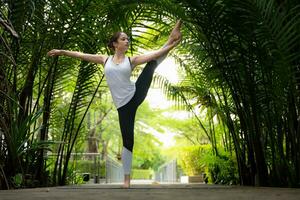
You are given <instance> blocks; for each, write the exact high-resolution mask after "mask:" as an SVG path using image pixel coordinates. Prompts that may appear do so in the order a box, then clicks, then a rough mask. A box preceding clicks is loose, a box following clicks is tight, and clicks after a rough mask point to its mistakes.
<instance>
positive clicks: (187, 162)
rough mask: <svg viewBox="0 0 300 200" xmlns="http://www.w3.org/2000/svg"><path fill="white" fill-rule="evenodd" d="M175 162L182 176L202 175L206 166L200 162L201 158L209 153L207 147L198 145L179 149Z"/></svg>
mask: <svg viewBox="0 0 300 200" xmlns="http://www.w3.org/2000/svg"><path fill="white" fill-rule="evenodd" d="M178 153H179V154H178V158H177V162H178V164H179V166H180V168H181V169H182V170H183V172H184V174H186V175H188V176H195V175H202V173H204V172H205V170H206V168H205V167H206V166H205V164H203V163H202V162H201V161H202V159H203V156H204V155H206V154H208V153H211V147H210V146H209V145H200V146H199V145H198V146H189V147H184V148H180V149H179V150H178Z"/></svg>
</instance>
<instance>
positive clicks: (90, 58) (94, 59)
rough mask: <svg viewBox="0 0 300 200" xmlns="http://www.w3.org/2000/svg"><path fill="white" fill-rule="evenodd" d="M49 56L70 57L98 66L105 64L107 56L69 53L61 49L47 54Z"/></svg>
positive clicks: (76, 52)
mask: <svg viewBox="0 0 300 200" xmlns="http://www.w3.org/2000/svg"><path fill="white" fill-rule="evenodd" d="M47 55H48V56H68V57H72V58H79V59H81V60H84V61H87V62H91V63H97V64H102V65H103V64H104V62H105V60H106V59H107V56H105V55H97V54H88V53H81V52H78V51H68V50H60V49H52V50H51V51H49V52H48V53H47Z"/></svg>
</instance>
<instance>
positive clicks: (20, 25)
mask: <svg viewBox="0 0 300 200" xmlns="http://www.w3.org/2000/svg"><path fill="white" fill-rule="evenodd" d="M177 19H181V20H182V21H183V26H182V36H183V37H182V41H181V43H180V45H179V46H178V47H177V48H176V49H175V50H173V51H172V52H171V53H170V54H169V57H172V59H174V60H175V61H176V63H177V65H178V66H179V67H178V68H179V71H180V79H179V81H178V82H177V83H171V82H170V81H168V80H167V79H166V78H164V77H162V76H160V75H156V76H155V78H154V82H153V87H156V88H160V89H161V90H162V91H163V93H164V95H165V96H166V98H168V99H169V101H172V102H173V103H174V105H173V106H172V107H170V108H167V111H169V112H171V111H172V112H176V111H185V112H189V113H190V115H189V116H190V117H189V118H186V119H184V120H179V119H175V118H172V117H168V116H165V115H163V112H166V111H163V110H159V109H158V110H153V109H151V108H150V107H149V105H148V104H147V103H145V104H143V105H142V107H141V109H140V110H139V114H138V116H137V119H138V120H139V121H141V123H137V126H136V136H135V137H136V141H135V147H134V148H135V149H134V154H135V160H134V166H136V167H137V168H140V169H149V168H151V169H156V168H157V167H158V166H159V165H161V164H162V163H164V162H165V161H166V159H167V158H169V157H170V156H175V155H176V156H181V160H180V158H179V157H178V159H179V160H178V162H179V164H180V165H181V168H182V169H183V170H184V172H185V173H186V174H193V173H198V172H205V173H207V174H208V176H209V183H215V184H240V185H251V186H254V185H255V186H280V187H299V186H300V114H299V108H300V88H299V86H300V65H299V64H300V59H299V58H300V2H299V1H298V0H243V1H241V0H181V1H178V0H140V1H137V0H1V2H0V189H8V188H18V187H21V188H22V187H41V186H49V185H50V186H51V185H52V186H55V185H65V184H69V181H68V180H69V179H70V177H71V176H72V169H71V168H72V166H73V165H72V162H71V159H70V158H71V153H72V152H102V153H104V154H105V153H108V152H109V153H110V154H112V155H118V153H119V151H120V148H121V140H120V133H119V127H118V121H117V114H116V110H115V108H114V107H113V105H112V101H111V97H110V93H109V90H108V88H107V85H106V81H105V77H104V75H103V67H102V66H101V65H95V64H91V63H87V62H83V61H80V60H76V59H71V58H68V57H55V58H53V57H47V56H46V54H47V52H48V51H49V50H51V49H53V48H56V49H68V50H73V51H80V52H86V53H91V54H110V53H111V52H110V51H109V49H108V47H107V41H108V38H109V37H110V36H111V35H112V34H113V33H114V32H116V31H119V30H121V31H124V32H126V33H128V35H129V37H130V39H131V44H130V48H129V51H128V55H129V56H131V55H135V54H139V53H141V51H151V50H155V49H158V48H160V47H161V46H162V45H163V43H164V42H165V41H166V40H167V37H168V34H169V32H170V30H171V29H172V27H173V25H174V24H175V22H176V20H177ZM135 73H136V74H138V73H139V69H137V70H136V71H135ZM145 123H146V124H147V125H148V126H150V127H153V128H155V129H157V130H160V131H161V132H163V129H169V130H172V131H173V132H177V133H178V134H176V136H175V140H176V143H175V145H173V147H171V148H168V149H162V148H161V145H160V142H161V141H159V140H158V139H157V138H155V137H153V136H152V135H151V134H143V131H144V129H143V126H145V125H143V124H145ZM162 126H163V127H164V128H162ZM95 138H96V140H95ZM96 141H97V142H96ZM96 143H97V144H96ZM49 152H50V153H52V154H53V155H56V156H54V157H48V156H47V155H48V154H49Z"/></svg>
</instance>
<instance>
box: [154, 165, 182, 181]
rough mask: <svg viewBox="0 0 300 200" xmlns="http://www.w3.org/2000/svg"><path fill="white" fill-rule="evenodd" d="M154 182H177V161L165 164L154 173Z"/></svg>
mask: <svg viewBox="0 0 300 200" xmlns="http://www.w3.org/2000/svg"><path fill="white" fill-rule="evenodd" d="M155 181H158V182H168V183H170V182H178V179H177V161H176V160H172V161H171V162H168V163H165V164H163V165H162V166H160V167H159V168H158V170H157V171H156V172H155Z"/></svg>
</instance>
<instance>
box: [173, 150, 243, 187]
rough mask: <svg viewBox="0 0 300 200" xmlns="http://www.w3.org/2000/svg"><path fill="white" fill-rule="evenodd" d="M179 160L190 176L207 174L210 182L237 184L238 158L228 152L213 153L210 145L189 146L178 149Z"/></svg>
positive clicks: (184, 170) (185, 172)
mask: <svg viewBox="0 0 300 200" xmlns="http://www.w3.org/2000/svg"><path fill="white" fill-rule="evenodd" d="M178 153H179V154H178V158H177V162H178V164H179V166H180V168H181V169H182V171H183V173H184V174H186V175H188V176H196V175H198V176H199V175H200V176H202V175H203V174H206V176H207V177H208V181H209V183H214V184H237V183H238V166H237V163H236V158H234V157H233V156H231V155H230V154H229V153H226V152H222V153H221V152H219V153H220V154H219V155H218V156H216V155H214V154H213V151H212V148H211V146H210V145H200V146H189V147H184V148H180V149H179V150H178Z"/></svg>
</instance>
